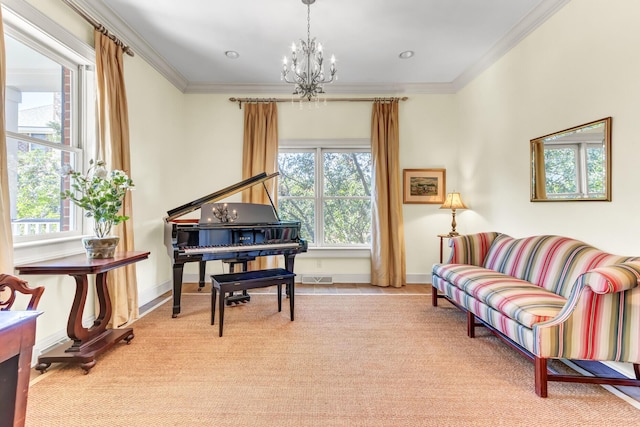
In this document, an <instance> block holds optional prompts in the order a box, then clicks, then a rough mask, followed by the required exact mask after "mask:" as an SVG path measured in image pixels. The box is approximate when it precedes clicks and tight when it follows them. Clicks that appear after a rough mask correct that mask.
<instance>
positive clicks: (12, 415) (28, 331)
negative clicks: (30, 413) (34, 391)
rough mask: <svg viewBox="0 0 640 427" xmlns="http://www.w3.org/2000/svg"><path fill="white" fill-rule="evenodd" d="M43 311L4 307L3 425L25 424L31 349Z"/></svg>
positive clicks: (0, 331)
mask: <svg viewBox="0 0 640 427" xmlns="http://www.w3.org/2000/svg"><path fill="white" fill-rule="evenodd" d="M40 314H42V312H40V311H0V341H1V342H2V346H0V414H2V418H3V420H2V421H0V425H3V426H13V427H18V426H24V422H25V418H26V413H27V394H28V392H29V371H30V370H31V353H32V351H33V345H34V344H35V342H36V317H38V316H39V315H40Z"/></svg>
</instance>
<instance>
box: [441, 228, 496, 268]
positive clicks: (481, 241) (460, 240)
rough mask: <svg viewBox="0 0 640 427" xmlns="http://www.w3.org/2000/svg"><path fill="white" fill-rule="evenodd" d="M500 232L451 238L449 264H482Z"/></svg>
mask: <svg viewBox="0 0 640 427" xmlns="http://www.w3.org/2000/svg"><path fill="white" fill-rule="evenodd" d="M499 234H500V233H496V232H493V231H492V232H485V233H476V234H467V235H463V236H456V237H453V238H451V239H450V240H449V246H450V247H451V255H450V256H449V259H448V260H447V264H469V265H478V266H481V265H482V264H483V263H484V259H485V258H486V256H487V253H489V248H490V247H491V244H492V243H493V241H494V240H495V238H496V237H497V236H498V235H499Z"/></svg>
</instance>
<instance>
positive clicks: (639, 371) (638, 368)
mask: <svg viewBox="0 0 640 427" xmlns="http://www.w3.org/2000/svg"><path fill="white" fill-rule="evenodd" d="M633 373H634V374H635V375H636V379H637V380H640V365H639V364H637V363H634V364H633Z"/></svg>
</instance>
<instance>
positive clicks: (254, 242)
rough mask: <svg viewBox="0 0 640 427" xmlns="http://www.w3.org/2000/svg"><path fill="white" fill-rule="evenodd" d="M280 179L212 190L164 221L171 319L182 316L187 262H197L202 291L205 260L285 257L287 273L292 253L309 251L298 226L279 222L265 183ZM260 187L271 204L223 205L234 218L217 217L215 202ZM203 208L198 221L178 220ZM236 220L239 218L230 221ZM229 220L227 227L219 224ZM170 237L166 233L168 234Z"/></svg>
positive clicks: (256, 179)
mask: <svg viewBox="0 0 640 427" xmlns="http://www.w3.org/2000/svg"><path fill="white" fill-rule="evenodd" d="M277 175H279V173H278V172H275V173H272V174H270V175H267V174H266V173H264V172H263V173H261V174H258V175H256V176H253V177H251V178H248V179H246V180H244V181H241V182H238V183H237V184H233V185H231V186H229V187H227V188H225V189H222V190H220V191H216V192H215V193H212V194H209V195H208V196H205V197H202V198H200V199H198V200H194V201H193V202H190V203H187V204H185V205H182V206H180V207H177V208H175V209H172V210H170V211H168V212H167V217H166V218H165V221H166V222H167V224H168V225H169V224H170V225H171V246H172V248H171V251H172V252H173V315H172V317H174V318H175V317H177V316H178V314H179V313H180V299H181V298H180V297H181V293H182V275H183V271H184V264H185V263H187V262H196V261H197V262H199V263H200V286H203V285H204V282H203V280H204V272H205V264H206V261H210V260H225V259H227V260H231V259H234V260H238V261H242V260H252V259H255V258H256V257H260V256H268V255H283V256H284V262H285V269H287V270H289V271H293V262H294V259H295V256H296V254H298V253H299V252H306V251H307V242H306V241H305V240H303V239H301V238H300V221H282V220H280V218H279V217H278V211H277V210H276V208H275V206H274V205H273V200H272V199H271V196H270V195H269V192H268V191H267V187H266V185H265V184H264V182H265V181H267V180H269V179H272V178H274V177H276V176H277ZM258 184H262V185H263V187H264V190H265V191H266V192H267V196H268V197H269V201H270V202H271V205H261V204H254V203H234V204H231V203H229V204H225V205H226V206H224V207H225V208H227V209H229V212H234V213H235V215H231V216H230V217H224V216H223V217H222V218H221V219H220V218H217V217H216V215H215V213H216V212H214V208H215V209H218V210H220V209H221V208H222V205H220V204H217V203H216V202H218V201H220V200H222V199H224V198H226V197H229V196H231V195H233V194H236V193H238V192H240V191H242V190H245V189H248V188H250V187H252V186H254V185H258ZM196 209H201V215H200V220H199V221H198V220H195V219H194V220H192V219H183V220H179V219H177V218H178V217H180V216H182V215H186V214H187V213H190V212H193V211H195V210H196ZM234 216H237V217H236V218H234ZM225 220H228V222H223V221H225ZM167 234H168V233H167Z"/></svg>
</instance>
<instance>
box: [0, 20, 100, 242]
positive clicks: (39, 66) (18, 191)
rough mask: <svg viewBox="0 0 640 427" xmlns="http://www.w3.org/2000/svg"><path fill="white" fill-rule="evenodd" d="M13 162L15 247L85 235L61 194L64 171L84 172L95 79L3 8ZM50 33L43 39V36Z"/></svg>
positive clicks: (72, 56)
mask: <svg viewBox="0 0 640 427" xmlns="http://www.w3.org/2000/svg"><path fill="white" fill-rule="evenodd" d="M3 17H4V18H5V21H4V25H5V34H4V37H5V54H6V88H5V89H6V92H5V93H6V99H5V120H6V129H7V141H6V142H7V162H8V175H9V194H10V209H11V226H12V233H13V236H14V242H15V243H20V242H26V241H33V240H43V239H51V238H59V237H64V236H72V235H80V234H81V232H82V216H81V214H80V213H79V211H78V209H77V208H76V207H75V206H74V205H73V204H71V203H70V202H69V201H68V200H62V199H61V197H60V192H61V191H62V190H64V189H67V188H69V182H68V178H63V176H62V175H61V173H60V172H61V170H62V168H63V166H64V165H70V166H71V167H73V168H74V169H82V165H83V155H82V154H83V151H82V148H83V147H82V146H81V144H80V142H79V141H80V140H81V139H82V140H83V141H87V140H91V139H90V138H88V135H90V132H86V130H85V129H87V128H88V126H87V125H88V124H90V123H94V120H93V119H92V120H87V119H88V117H90V116H91V115H92V114H93V112H94V110H93V102H91V101H87V100H85V99H84V98H83V97H86V96H87V94H89V93H91V94H93V92H92V91H91V89H92V88H93V83H92V82H93V76H92V73H90V72H89V71H88V70H89V69H90V68H91V67H90V64H89V63H88V61H86V60H85V59H82V58H79V55H78V54H77V53H74V52H71V51H70V49H69V48H68V47H65V46H63V45H62V44H61V43H60V42H57V41H55V40H54V39H53V38H52V36H51V35H47V34H44V33H43V30H42V29H41V28H36V27H34V26H31V25H30V24H28V23H26V21H25V20H24V19H19V18H18V19H16V15H15V14H14V13H13V12H12V11H10V10H6V11H5V9H3ZM43 34H44V36H43Z"/></svg>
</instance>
